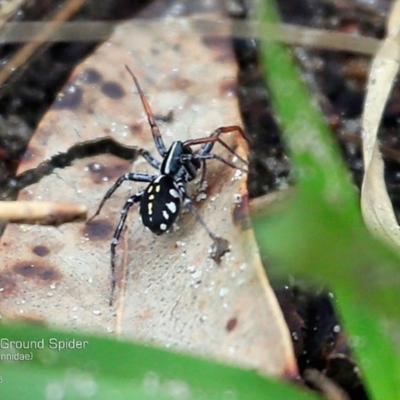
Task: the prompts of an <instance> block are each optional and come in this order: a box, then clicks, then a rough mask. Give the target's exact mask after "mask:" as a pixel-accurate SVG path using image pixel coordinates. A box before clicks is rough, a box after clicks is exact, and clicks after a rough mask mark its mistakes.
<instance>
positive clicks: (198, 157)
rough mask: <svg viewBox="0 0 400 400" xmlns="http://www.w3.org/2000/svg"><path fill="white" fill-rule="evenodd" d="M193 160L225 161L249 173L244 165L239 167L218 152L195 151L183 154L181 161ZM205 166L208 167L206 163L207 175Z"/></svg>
mask: <svg viewBox="0 0 400 400" xmlns="http://www.w3.org/2000/svg"><path fill="white" fill-rule="evenodd" d="M191 160H202V161H205V160H218V161H221V162H222V163H224V164H225V165H228V166H229V167H231V168H234V169H239V170H241V171H243V172H245V173H248V172H249V171H248V170H247V169H244V168H242V167H238V166H237V165H235V164H233V163H231V162H230V161H227V160H225V159H224V158H222V157H221V156H219V155H218V154H214V153H207V154H199V153H194V154H183V155H182V156H181V161H182V162H184V161H191ZM205 168H206V163H205V162H204V163H203V174H202V175H205ZM203 178H204V176H202V180H203Z"/></svg>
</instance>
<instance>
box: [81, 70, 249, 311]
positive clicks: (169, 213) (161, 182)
mask: <svg viewBox="0 0 400 400" xmlns="http://www.w3.org/2000/svg"><path fill="white" fill-rule="evenodd" d="M125 67H126V69H127V71H128V72H129V74H130V75H131V76H132V78H133V81H134V82H135V85H136V88H137V90H138V92H139V95H140V99H141V101H142V104H143V108H144V110H145V112H146V115H147V119H148V121H149V125H150V128H151V132H152V135H153V140H154V144H155V146H156V148H157V151H158V153H159V154H160V156H161V157H162V161H161V162H160V161H158V160H157V159H156V158H154V157H153V156H152V155H151V154H150V152H149V151H147V150H145V149H138V154H140V155H141V156H142V157H143V158H144V159H145V160H146V161H147V162H148V163H149V164H150V165H151V166H152V167H154V168H155V169H157V170H158V173H157V174H154V175H150V174H141V173H126V174H124V175H122V176H120V177H119V178H118V179H117V181H116V182H115V183H114V184H113V185H112V186H111V188H110V189H109V190H108V191H107V193H106V194H105V196H104V197H103V199H102V201H101V202H100V204H99V207H98V208H97V211H96V212H95V213H94V215H93V216H92V217H91V218H90V219H89V220H88V221H87V223H89V222H90V221H92V220H93V219H94V218H95V217H96V216H97V215H98V214H99V213H100V211H101V209H102V207H103V205H104V203H105V202H106V201H107V200H108V199H109V198H110V197H111V196H112V194H113V193H114V192H115V191H116V190H117V189H118V187H119V186H120V185H121V184H122V183H123V182H124V181H135V182H146V183H148V185H147V187H146V188H145V189H144V190H141V191H139V192H138V193H136V194H134V195H133V196H130V197H129V198H128V199H127V200H126V202H125V205H124V207H123V208H122V211H121V216H120V219H119V222H118V225H117V228H116V230H115V232H114V236H113V238H112V241H111V295H110V305H112V303H113V297H114V291H115V285H116V279H115V250H116V246H117V244H118V241H119V238H120V236H121V232H122V230H123V227H124V225H125V221H126V217H127V214H128V211H129V209H130V208H131V207H132V206H133V205H134V204H136V203H140V204H139V215H140V217H141V219H142V223H143V225H144V226H146V227H147V228H149V229H150V230H151V231H152V232H153V233H155V234H156V235H161V234H163V233H164V232H166V231H167V230H168V229H169V228H171V226H172V224H173V223H174V221H175V220H176V218H177V216H178V214H179V210H180V206H181V204H182V203H183V204H184V205H185V206H186V207H187V208H188V209H189V211H190V212H191V213H192V214H193V215H194V217H195V218H196V220H197V221H198V222H199V223H200V224H201V225H202V226H203V227H204V229H205V230H206V232H207V234H208V235H209V236H210V237H211V239H212V240H213V241H214V242H216V241H218V240H223V239H221V238H219V237H217V236H216V235H215V234H214V233H213V232H211V230H210V229H209V228H208V227H207V225H206V224H205V222H204V221H203V219H202V218H201V217H200V215H199V213H198V212H197V210H196V208H195V207H194V206H193V204H192V201H191V200H190V198H189V197H188V194H187V192H186V186H187V183H188V182H190V181H192V180H193V179H195V177H196V176H197V172H198V170H199V169H200V168H201V167H202V168H203V172H202V178H201V181H203V179H204V175H205V170H206V160H210V159H215V160H218V161H221V162H222V163H224V164H226V165H228V166H230V167H232V168H238V169H241V170H243V171H244V172H247V170H245V169H243V168H240V167H237V166H235V165H234V164H232V163H231V162H229V161H227V160H225V159H223V158H222V157H220V156H218V155H217V154H214V153H211V151H212V149H213V146H214V144H215V143H216V142H218V143H220V144H221V145H222V146H223V147H225V148H226V149H227V150H228V151H230V152H231V153H232V154H234V155H235V156H236V157H237V158H238V159H240V160H241V161H242V162H243V163H244V164H246V165H247V162H246V160H244V159H243V158H242V157H240V156H239V155H237V154H236V153H235V152H234V150H232V149H231V148H230V147H229V146H228V145H227V144H226V143H225V142H224V141H223V140H222V139H221V138H220V135H221V134H223V133H229V132H234V131H237V132H239V133H240V134H241V135H242V136H243V137H244V138H245V139H246V137H245V135H244V132H243V130H242V128H241V127H240V126H236V125H232V126H225V127H221V128H218V129H216V130H215V131H214V132H212V133H211V134H210V135H209V136H206V137H202V138H198V139H189V140H186V141H184V142H181V141H179V140H177V141H174V142H173V143H172V144H171V146H170V147H169V149H167V148H166V147H165V144H164V142H163V140H162V137H161V133H160V130H159V128H158V126H157V124H156V122H155V118H154V115H153V112H152V110H151V108H150V105H149V103H148V101H147V99H146V97H145V95H144V93H143V91H142V88H141V87H140V85H139V81H138V80H137V78H136V76H135V75H134V74H133V72H132V71H131V69H130V68H129V67H128V66H127V65H126V66H125ZM194 145H201V147H200V149H199V150H197V151H196V152H193V150H192V149H191V146H194Z"/></svg>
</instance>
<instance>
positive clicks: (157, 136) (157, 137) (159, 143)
mask: <svg viewBox="0 0 400 400" xmlns="http://www.w3.org/2000/svg"><path fill="white" fill-rule="evenodd" d="M125 68H126V69H127V71H128V72H129V74H130V76H131V77H132V79H133V81H134V82H135V85H136V88H137V90H138V92H139V95H140V99H141V100H142V104H143V108H144V111H145V112H146V115H147V119H148V121H149V125H150V128H151V133H152V135H153V140H154V143H155V145H156V147H157V150H158V152H159V153H160V155H161V157H165V155H166V154H167V149H166V147H165V144H164V142H163V140H162V137H161V133H160V129H159V127H158V125H157V123H156V120H155V118H154V115H153V111H151V107H150V104H149V102H148V101H147V99H146V96H145V95H144V93H143V90H142V88H141V87H140V84H139V81H138V80H137V78H136V76H135V74H134V73H133V72H132V70H131V69H130V68H129V67H128V66H127V65H125Z"/></svg>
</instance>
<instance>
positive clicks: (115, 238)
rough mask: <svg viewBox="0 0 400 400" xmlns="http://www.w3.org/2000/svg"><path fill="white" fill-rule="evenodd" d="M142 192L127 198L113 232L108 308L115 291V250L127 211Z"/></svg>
mask: <svg viewBox="0 0 400 400" xmlns="http://www.w3.org/2000/svg"><path fill="white" fill-rule="evenodd" d="M142 195H143V191H142V192H139V193H137V194H134V195H133V196H131V197H129V199H128V200H127V201H126V203H125V205H124V207H123V209H122V211H121V216H120V218H119V221H118V226H117V229H116V230H115V232H114V236H113V238H112V241H111V294H110V306H112V305H113V301H114V291H115V285H116V280H115V248H116V247H117V245H118V242H119V238H120V236H121V233H122V229H124V225H125V222H126V217H127V215H128V212H129V209H130V208H131V207H132V206H133V205H134V204H135V203H137V202H139V201H140V199H141V198H142Z"/></svg>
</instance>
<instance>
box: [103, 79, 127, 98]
mask: <svg viewBox="0 0 400 400" xmlns="http://www.w3.org/2000/svg"><path fill="white" fill-rule="evenodd" d="M101 91H102V93H104V94H105V95H106V96H108V97H109V98H110V99H121V98H122V97H124V96H125V90H124V89H123V88H122V86H121V85H120V84H119V83H117V82H111V81H110V82H105V83H104V84H103V85H102V86H101Z"/></svg>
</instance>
